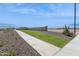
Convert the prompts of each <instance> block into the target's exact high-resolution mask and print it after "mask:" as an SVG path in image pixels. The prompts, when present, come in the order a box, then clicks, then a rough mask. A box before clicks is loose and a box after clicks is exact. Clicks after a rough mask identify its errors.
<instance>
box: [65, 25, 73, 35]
mask: <svg viewBox="0 0 79 59" xmlns="http://www.w3.org/2000/svg"><path fill="white" fill-rule="evenodd" d="M63 34H65V35H66V36H73V33H72V32H70V31H69V27H67V26H66V25H65V28H64V31H63Z"/></svg>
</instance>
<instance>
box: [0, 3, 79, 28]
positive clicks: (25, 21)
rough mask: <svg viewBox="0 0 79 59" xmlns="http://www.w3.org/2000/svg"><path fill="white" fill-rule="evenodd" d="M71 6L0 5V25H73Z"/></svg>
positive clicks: (78, 13) (52, 4) (78, 9)
mask: <svg viewBox="0 0 79 59" xmlns="http://www.w3.org/2000/svg"><path fill="white" fill-rule="evenodd" d="M78 6H79V4H77V24H78V23H79V20H78V19H79V7H78ZM73 7H74V6H73V4H67V3H65V4H62V3H59V4H58V3H49V4H45V3H44V4H41V3H40V4H36V3H35V4H34V3H31V4H28V3H25V4H23V3H15V4H10V3H9V4H8V3H4V4H0V24H12V25H14V26H26V27H37V26H48V27H49V28H50V27H63V26H64V25H65V24H67V25H68V26H71V24H73V16H74V9H73Z"/></svg>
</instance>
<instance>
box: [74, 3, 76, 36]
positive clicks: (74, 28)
mask: <svg viewBox="0 0 79 59" xmlns="http://www.w3.org/2000/svg"><path fill="white" fill-rule="evenodd" d="M75 35H76V3H74V36H75Z"/></svg>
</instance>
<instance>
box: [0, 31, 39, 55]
mask: <svg viewBox="0 0 79 59" xmlns="http://www.w3.org/2000/svg"><path fill="white" fill-rule="evenodd" d="M0 56H40V54H39V53H38V52H37V51H36V50H34V49H33V48H32V47H31V46H30V45H29V44H28V43H27V42H25V41H24V39H22V38H21V37H20V36H19V35H18V34H17V33H16V32H15V31H14V30H1V31H0Z"/></svg>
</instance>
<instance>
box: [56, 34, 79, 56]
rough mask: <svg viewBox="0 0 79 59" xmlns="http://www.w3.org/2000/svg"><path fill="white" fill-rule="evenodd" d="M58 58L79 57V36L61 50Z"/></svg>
mask: <svg viewBox="0 0 79 59" xmlns="http://www.w3.org/2000/svg"><path fill="white" fill-rule="evenodd" d="M56 55H57V56H79V34H78V35H77V36H76V37H75V38H74V39H73V40H72V41H71V42H69V43H68V44H67V45H66V46H65V47H64V48H63V49H61V50H60V51H59V52H58V53H57V54H56Z"/></svg>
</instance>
